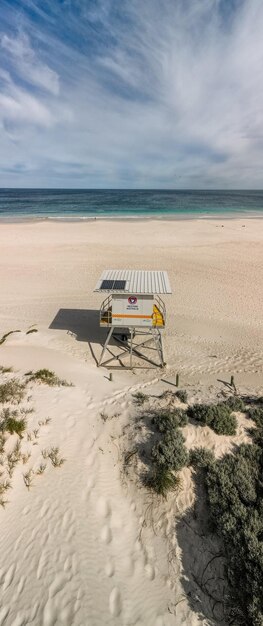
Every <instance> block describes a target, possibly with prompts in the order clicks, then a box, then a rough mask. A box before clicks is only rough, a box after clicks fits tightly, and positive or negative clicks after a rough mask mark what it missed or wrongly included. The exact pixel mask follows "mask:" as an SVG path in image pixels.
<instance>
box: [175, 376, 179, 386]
mask: <svg viewBox="0 0 263 626" xmlns="http://www.w3.org/2000/svg"><path fill="white" fill-rule="evenodd" d="M175 384H176V387H179V374H176V382H175Z"/></svg>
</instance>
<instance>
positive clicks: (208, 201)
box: [0, 189, 263, 221]
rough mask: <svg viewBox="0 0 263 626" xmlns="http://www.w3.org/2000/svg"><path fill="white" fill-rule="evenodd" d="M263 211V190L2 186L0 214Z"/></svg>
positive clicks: (246, 214)
mask: <svg viewBox="0 0 263 626" xmlns="http://www.w3.org/2000/svg"><path fill="white" fill-rule="evenodd" d="M216 216H222V217H238V216H243V217H254V216H258V217H260V216H263V191H170V190H169V191H155V190H154V191H147V190H142V191H139V190H107V189H105V190H83V189H75V190H70V189H55V190H54V189H53V190H52V189H0V220H6V219H7V220H12V221H13V220H14V221H16V220H21V219H26V218H27V219H30V218H35V219H37V218H39V219H43V218H51V219H52V218H53V219H61V218H64V219H83V218H94V217H96V218H113V217H115V218H118V217H119V218H124V217H127V218H129V217H130V218H131V217H136V218H139V217H141V218H147V217H155V218H169V217H170V218H176V217H177V218H193V217H199V218H201V217H216Z"/></svg>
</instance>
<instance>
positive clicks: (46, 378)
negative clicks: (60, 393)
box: [25, 368, 73, 387]
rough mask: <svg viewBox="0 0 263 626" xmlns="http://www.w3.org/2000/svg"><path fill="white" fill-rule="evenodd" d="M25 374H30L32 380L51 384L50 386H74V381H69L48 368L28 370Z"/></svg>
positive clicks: (29, 378)
mask: <svg viewBox="0 0 263 626" xmlns="http://www.w3.org/2000/svg"><path fill="white" fill-rule="evenodd" d="M25 376H28V380H29V381H30V382H38V383H43V384H44V385H49V387H72V386H73V385H72V383H68V382H67V381H66V380H63V379H61V378H59V377H58V376H56V374H55V373H54V372H51V371H50V370H48V369H46V368H43V369H40V370H37V371H36V372H27V373H26V374H25Z"/></svg>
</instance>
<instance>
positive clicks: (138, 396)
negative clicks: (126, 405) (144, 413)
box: [132, 391, 147, 406]
mask: <svg viewBox="0 0 263 626" xmlns="http://www.w3.org/2000/svg"><path fill="white" fill-rule="evenodd" d="M132 397H133V401H134V402H135V404H137V405H138V406H142V405H143V404H144V402H145V401H146V400H147V396H146V395H145V393H142V392H141V391H137V393H134V394H133V396H132Z"/></svg>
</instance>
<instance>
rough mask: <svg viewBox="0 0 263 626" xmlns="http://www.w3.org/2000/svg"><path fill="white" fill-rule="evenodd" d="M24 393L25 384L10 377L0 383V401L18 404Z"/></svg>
mask: <svg viewBox="0 0 263 626" xmlns="http://www.w3.org/2000/svg"><path fill="white" fill-rule="evenodd" d="M25 393H26V384H25V383H22V382H20V381H19V380H17V378H12V379H11V380H8V381H7V382H5V383H2V384H1V385H0V402H2V403H3V404H4V403H5V402H10V403H13V404H15V403H16V404H19V402H21V400H23V398H24V396H25Z"/></svg>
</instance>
